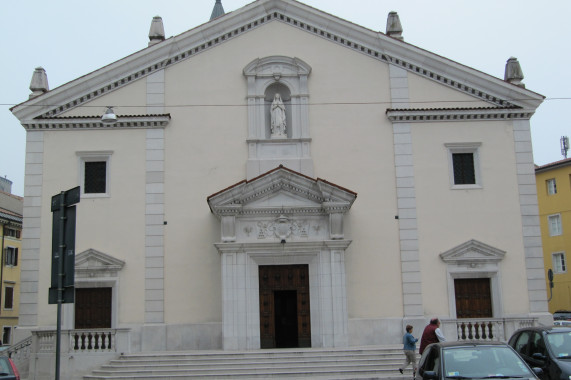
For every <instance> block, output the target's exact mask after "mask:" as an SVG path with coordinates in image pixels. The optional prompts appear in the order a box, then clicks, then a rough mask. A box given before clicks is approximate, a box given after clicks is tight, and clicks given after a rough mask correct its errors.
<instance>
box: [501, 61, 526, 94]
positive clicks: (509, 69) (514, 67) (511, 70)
mask: <svg viewBox="0 0 571 380" xmlns="http://www.w3.org/2000/svg"><path fill="white" fill-rule="evenodd" d="M504 80H505V81H506V82H509V83H512V84H515V85H516V86H520V87H523V88H525V84H523V83H522V82H521V81H522V80H523V71H521V66H520V65H519V61H518V60H517V58H514V57H511V58H510V59H508V61H507V62H506V72H505V74H504Z"/></svg>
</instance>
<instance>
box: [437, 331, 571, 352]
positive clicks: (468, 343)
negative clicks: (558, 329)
mask: <svg viewBox="0 0 571 380" xmlns="http://www.w3.org/2000/svg"><path fill="white" fill-rule="evenodd" d="M570 330H571V329H570ZM432 345H435V346H439V347H442V348H455V347H482V346H507V344H506V343H504V342H482V341H456V342H440V343H433V344H432Z"/></svg>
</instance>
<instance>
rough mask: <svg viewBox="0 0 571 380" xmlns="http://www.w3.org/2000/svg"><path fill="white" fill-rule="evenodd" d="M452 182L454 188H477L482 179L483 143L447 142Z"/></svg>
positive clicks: (479, 186)
mask: <svg viewBox="0 0 571 380" xmlns="http://www.w3.org/2000/svg"><path fill="white" fill-rule="evenodd" d="M444 145H445V146H446V148H447V149H448V160H449V165H450V184H451V186H452V188H453V189H477V188H481V187H482V183H481V179H480V145H481V143H447V144H444Z"/></svg>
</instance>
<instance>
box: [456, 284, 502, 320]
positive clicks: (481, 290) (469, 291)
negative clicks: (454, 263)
mask: <svg viewBox="0 0 571 380" xmlns="http://www.w3.org/2000/svg"><path fill="white" fill-rule="evenodd" d="M454 292H455V296H456V317H457V318H492V316H493V311H492V295H491V287H490V279H489V278H457V279H455V280H454Z"/></svg>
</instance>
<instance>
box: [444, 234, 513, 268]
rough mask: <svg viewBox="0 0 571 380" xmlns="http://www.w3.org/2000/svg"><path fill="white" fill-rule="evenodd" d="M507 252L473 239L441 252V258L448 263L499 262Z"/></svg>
mask: <svg viewBox="0 0 571 380" xmlns="http://www.w3.org/2000/svg"><path fill="white" fill-rule="evenodd" d="M505 254H506V252H505V251H502V250H501V249H498V248H495V247H492V246H490V245H487V244H484V243H482V242H480V241H477V240H474V239H472V240H469V241H467V242H465V243H463V244H460V245H459V246H456V247H454V248H452V249H449V250H448V251H446V252H443V253H441V254H440V258H441V259H442V261H444V262H446V263H448V264H459V265H462V264H465V265H470V264H480V263H497V262H499V261H501V260H502V259H503V258H504V255H505Z"/></svg>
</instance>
